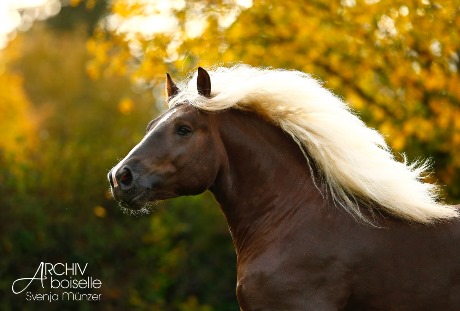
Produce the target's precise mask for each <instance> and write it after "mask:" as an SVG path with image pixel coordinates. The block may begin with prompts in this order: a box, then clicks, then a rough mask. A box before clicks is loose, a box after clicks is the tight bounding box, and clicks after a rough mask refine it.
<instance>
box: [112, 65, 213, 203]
mask: <svg viewBox="0 0 460 311" xmlns="http://www.w3.org/2000/svg"><path fill="white" fill-rule="evenodd" d="M197 90H198V94H199V95H200V96H205V97H210V94H211V80H210V77H209V74H208V73H207V72H206V71H205V70H204V69H202V68H201V67H200V68H198V77H197ZM179 93H180V90H179V88H178V87H177V86H176V84H175V83H174V82H173V81H172V79H171V77H170V76H169V74H167V78H166V96H167V100H168V101H169V100H171V99H172V98H174V97H175V96H176V95H177V94H179ZM212 120H213V115H212V114H209V113H206V112H203V111H200V110H198V109H197V108H195V107H193V106H192V105H189V104H187V102H183V103H179V104H176V105H174V106H173V107H171V108H170V109H169V110H167V111H166V112H165V113H163V114H162V115H161V116H159V117H158V118H156V119H154V120H152V121H151V122H150V123H149V125H148V126H147V133H146V135H145V136H144V138H143V139H142V140H141V141H140V142H139V143H138V144H137V145H136V146H135V147H134V148H133V149H132V150H131V151H130V152H129V154H128V155H127V156H126V157H125V158H124V159H123V160H121V161H120V162H119V163H118V164H117V165H116V166H115V167H113V168H112V170H111V171H110V172H109V173H108V179H109V181H110V186H111V191H112V194H113V196H114V198H115V199H116V200H117V201H119V202H120V203H121V205H122V206H124V207H128V208H131V209H135V210H137V209H141V208H142V207H144V206H145V205H146V204H147V203H148V202H152V201H157V200H164V199H168V198H172V197H177V196H182V195H195V194H199V193H202V192H204V191H205V190H207V189H208V188H209V187H210V186H211V185H212V183H213V181H214V179H215V177H216V174H217V172H218V168H219V160H218V158H219V157H218V154H219V151H218V149H217V146H219V144H218V143H216V140H217V139H218V135H216V132H215V131H214V128H213V122H212Z"/></svg>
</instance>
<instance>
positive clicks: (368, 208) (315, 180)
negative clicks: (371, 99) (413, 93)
mask: <svg viewBox="0 0 460 311" xmlns="http://www.w3.org/2000/svg"><path fill="white" fill-rule="evenodd" d="M211 82H212V84H211ZM166 92H167V100H168V103H169V106H170V109H169V110H168V111H166V112H165V113H164V114H162V115H161V116H160V117H158V118H156V119H155V120H153V121H152V122H150V124H149V125H148V128H147V134H146V135H145V137H144V138H143V139H142V141H141V142H140V143H139V144H138V145H137V146H135V147H134V149H133V150H131V152H130V153H129V154H128V155H127V156H126V157H125V158H124V159H123V160H122V161H120V162H119V163H118V164H117V165H116V166H115V167H114V168H113V169H112V170H111V171H110V172H109V174H108V177H109V181H110V185H111V189H112V193H113V196H114V198H115V199H116V200H118V201H119V202H120V204H121V205H122V206H124V207H127V208H131V209H136V210H138V209H142V208H144V206H145V205H146V204H148V203H149V202H153V201H156V200H164V199H169V198H173V197H178V196H183V195H196V194H199V193H202V192H204V191H206V190H210V191H211V192H212V193H213V194H214V196H215V198H216V200H217V202H218V203H219V204H220V206H221V208H222V211H223V213H224V215H225V217H226V220H227V223H228V225H229V228H230V232H231V235H232V239H233V242H234V245H235V250H236V254H237V297H238V301H239V304H240V307H241V310H302V311H303V310H443V311H444V310H460V221H459V220H458V216H459V209H458V208H457V207H455V206H448V205H444V204H442V203H439V202H438V200H437V192H436V190H437V189H436V187H435V186H434V185H431V184H428V183H424V182H423V181H422V177H423V174H424V172H425V170H426V168H427V166H426V165H425V164H424V163H419V164H417V163H415V164H408V163H401V162H398V161H396V160H395V159H394V158H393V155H392V154H391V152H390V150H389V148H388V147H387V145H386V143H385V141H384V140H383V138H382V136H381V135H380V134H379V133H377V132H376V131H375V130H372V129H370V128H368V127H367V126H366V125H364V123H363V122H362V121H361V120H360V119H359V118H358V117H356V116H355V115H354V114H353V113H352V112H350V109H349V108H348V107H347V106H346V105H345V103H343V102H342V101H341V100H340V99H338V98H337V97H335V96H334V95H333V94H332V93H331V92H329V91H327V90H326V89H324V88H323V87H322V86H321V85H320V84H319V83H318V82H317V81H315V80H314V79H312V78H311V77H309V76H308V75H306V74H303V73H300V72H296V71H285V70H267V69H264V70H261V69H256V68H252V67H249V66H245V65H239V66H235V67H233V68H218V69H216V70H214V71H210V72H207V71H206V70H204V69H202V68H198V72H197V74H195V76H194V77H193V78H191V79H190V82H189V83H188V84H187V85H183V86H182V87H178V86H177V85H176V84H174V82H173V81H172V80H171V78H170V76H169V75H167V80H166Z"/></svg>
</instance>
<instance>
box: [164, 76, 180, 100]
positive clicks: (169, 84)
mask: <svg viewBox="0 0 460 311" xmlns="http://www.w3.org/2000/svg"><path fill="white" fill-rule="evenodd" d="M165 86H166V87H165V89H166V101H169V100H170V99H171V98H172V97H174V96H176V95H177V94H179V93H180V89H179V88H178V87H177V85H176V84H175V83H174V81H173V80H172V79H171V76H170V75H169V73H166V85H165Z"/></svg>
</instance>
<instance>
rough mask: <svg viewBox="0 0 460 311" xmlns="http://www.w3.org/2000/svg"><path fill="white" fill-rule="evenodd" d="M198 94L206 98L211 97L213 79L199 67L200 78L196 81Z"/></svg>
mask: <svg viewBox="0 0 460 311" xmlns="http://www.w3.org/2000/svg"><path fill="white" fill-rule="evenodd" d="M196 85H197V88H198V94H200V95H202V96H204V97H207V98H209V97H211V78H210V77H209V73H208V72H207V71H206V70H204V69H203V68H201V67H198V77H197V79H196Z"/></svg>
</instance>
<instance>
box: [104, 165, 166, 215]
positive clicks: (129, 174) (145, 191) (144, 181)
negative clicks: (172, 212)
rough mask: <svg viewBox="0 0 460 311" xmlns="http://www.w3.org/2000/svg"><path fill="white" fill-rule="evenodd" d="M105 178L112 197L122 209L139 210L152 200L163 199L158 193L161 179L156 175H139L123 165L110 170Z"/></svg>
mask: <svg viewBox="0 0 460 311" xmlns="http://www.w3.org/2000/svg"><path fill="white" fill-rule="evenodd" d="M141 171H142V170H141ZM107 178H108V180H109V182H110V190H111V191H112V196H113V197H114V199H115V200H117V201H118V202H119V203H120V204H121V205H122V206H123V207H127V208H130V209H141V208H142V207H144V206H145V204H147V203H148V202H150V201H152V200H155V201H156V200H158V199H160V200H161V199H164V196H163V195H161V193H159V190H160V188H161V184H162V183H163V179H162V178H161V177H159V176H158V175H157V174H152V173H151V174H147V175H145V174H144V175H141V174H139V173H137V172H136V170H135V169H133V168H131V167H130V166H128V165H124V166H121V167H118V166H115V167H114V168H112V169H111V170H110V172H109V173H108V174H107Z"/></svg>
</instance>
